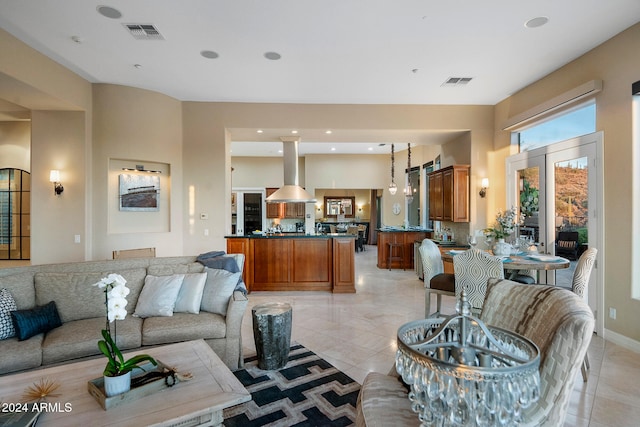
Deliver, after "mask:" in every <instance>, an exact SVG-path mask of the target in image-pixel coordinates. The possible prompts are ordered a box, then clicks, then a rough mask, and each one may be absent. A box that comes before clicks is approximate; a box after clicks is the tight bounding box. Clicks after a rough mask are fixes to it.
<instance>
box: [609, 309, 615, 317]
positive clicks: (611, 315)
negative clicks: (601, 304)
mask: <svg viewBox="0 0 640 427" xmlns="http://www.w3.org/2000/svg"><path fill="white" fill-rule="evenodd" d="M609 317H610V318H612V319H613V320H616V309H615V308H613V307H609Z"/></svg>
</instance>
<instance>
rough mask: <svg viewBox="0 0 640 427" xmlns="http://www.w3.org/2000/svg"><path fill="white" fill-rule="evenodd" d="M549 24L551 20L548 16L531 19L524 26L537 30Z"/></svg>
mask: <svg viewBox="0 0 640 427" xmlns="http://www.w3.org/2000/svg"><path fill="white" fill-rule="evenodd" d="M547 22H549V18H548V17H546V16H538V17H536V18H532V19H529V20H528V21H527V22H525V23H524V26H525V27H527V28H537V27H542V26H543V25H544V24H546V23H547Z"/></svg>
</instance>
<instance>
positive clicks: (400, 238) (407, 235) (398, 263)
mask: <svg viewBox="0 0 640 427" xmlns="http://www.w3.org/2000/svg"><path fill="white" fill-rule="evenodd" d="M428 237H429V238H430V237H431V231H430V230H413V229H409V230H405V229H399V228H397V229H383V228H381V229H379V230H378V268H385V269H387V268H402V269H403V270H413V268H414V263H413V258H414V256H413V247H414V242H417V241H419V242H421V241H422V240H423V239H425V238H428ZM389 243H393V244H395V245H398V246H397V247H394V248H393V251H394V252H393V257H392V259H391V265H389ZM400 258H402V260H401V259H400Z"/></svg>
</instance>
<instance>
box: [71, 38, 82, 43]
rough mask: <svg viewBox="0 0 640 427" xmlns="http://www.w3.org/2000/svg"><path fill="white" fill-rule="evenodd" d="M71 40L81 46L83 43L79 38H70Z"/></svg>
mask: <svg viewBox="0 0 640 427" xmlns="http://www.w3.org/2000/svg"><path fill="white" fill-rule="evenodd" d="M71 40H73V41H74V42H75V43H78V44H82V42H83V41H84V40H83V39H82V37H80V36H71Z"/></svg>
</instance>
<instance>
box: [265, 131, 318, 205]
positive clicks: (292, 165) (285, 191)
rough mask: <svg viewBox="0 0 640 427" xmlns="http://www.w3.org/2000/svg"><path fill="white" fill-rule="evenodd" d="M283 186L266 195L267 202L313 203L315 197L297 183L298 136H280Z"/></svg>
mask: <svg viewBox="0 0 640 427" xmlns="http://www.w3.org/2000/svg"><path fill="white" fill-rule="evenodd" d="M280 139H281V140H282V158H283V162H284V164H283V166H284V186H283V187H281V188H279V189H278V190H277V191H276V192H275V193H273V194H272V195H270V196H269V197H267V199H266V200H267V202H305V203H315V202H316V199H314V198H313V196H311V194H309V193H308V192H307V191H306V190H305V189H304V188H302V187H300V185H298V143H299V142H300V138H298V137H296V138H287V137H282V138H280Z"/></svg>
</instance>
